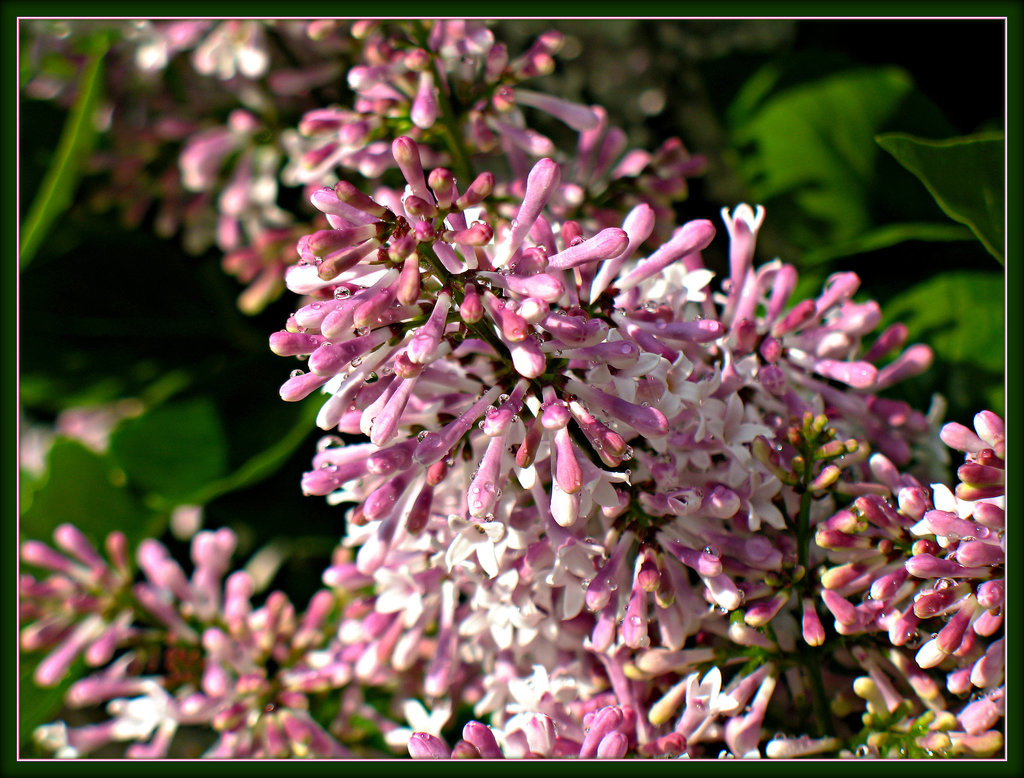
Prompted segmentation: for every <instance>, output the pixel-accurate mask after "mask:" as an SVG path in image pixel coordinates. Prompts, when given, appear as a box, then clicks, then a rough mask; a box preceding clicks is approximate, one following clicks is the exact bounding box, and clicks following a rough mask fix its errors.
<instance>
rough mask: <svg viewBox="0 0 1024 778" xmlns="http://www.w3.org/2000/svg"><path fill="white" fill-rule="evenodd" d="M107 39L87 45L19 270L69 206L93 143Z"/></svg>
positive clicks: (26, 228)
mask: <svg viewBox="0 0 1024 778" xmlns="http://www.w3.org/2000/svg"><path fill="white" fill-rule="evenodd" d="M107 36H108V33H106V32H99V33H97V34H96V35H95V36H93V37H92V38H91V39H90V41H89V49H90V51H89V55H88V58H87V59H86V62H85V65H84V67H83V68H82V76H81V81H80V82H79V84H78V97H77V99H76V100H75V104H74V105H73V106H72V108H71V112H70V113H69V114H68V118H67V121H66V122H65V124H64V131H63V132H62V133H61V138H60V142H59V143H58V145H57V150H56V151H55V152H54V155H53V160H52V161H51V163H50V167H49V169H48V170H47V171H46V176H45V178H44V179H43V182H42V185H41V186H40V189H39V192H38V193H37V194H36V197H35V200H34V201H33V203H32V207H31V209H30V210H29V212H28V216H27V217H26V219H25V224H24V225H23V227H22V230H21V246H20V249H21V250H20V259H19V265H20V267H25V265H27V264H28V263H29V261H31V259H32V257H33V256H34V255H35V253H36V250H37V249H38V248H39V244H40V243H41V241H42V240H43V238H44V237H45V236H46V234H47V232H48V230H49V228H50V225H52V224H53V223H54V221H55V220H56V219H57V218H58V217H59V216H60V215H61V214H62V213H64V211H65V210H67V208H68V206H69V205H71V201H72V197H73V195H74V193H75V189H76V188H77V187H78V180H79V176H80V175H81V172H82V167H83V163H84V161H85V159H86V157H87V156H88V155H89V153H90V152H91V151H92V148H93V145H94V144H95V142H96V137H97V131H96V126H95V124H94V120H95V113H96V110H97V108H98V106H99V104H100V99H101V92H102V84H103V57H104V55H105V54H106V52H107V47H108V45H109V40H108V37H107Z"/></svg>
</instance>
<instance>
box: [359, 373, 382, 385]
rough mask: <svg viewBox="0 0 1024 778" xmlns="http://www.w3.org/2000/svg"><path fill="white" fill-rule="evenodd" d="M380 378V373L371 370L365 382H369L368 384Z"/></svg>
mask: <svg viewBox="0 0 1024 778" xmlns="http://www.w3.org/2000/svg"><path fill="white" fill-rule="evenodd" d="M379 378H380V376H379V375H377V374H376V373H372V372H371V373H370V374H369V375H368V376H366V378H365V379H363V383H367V384H372V383H376V381H377V379H379Z"/></svg>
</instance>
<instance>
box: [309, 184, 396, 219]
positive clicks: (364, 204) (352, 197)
mask: <svg viewBox="0 0 1024 778" xmlns="http://www.w3.org/2000/svg"><path fill="white" fill-rule="evenodd" d="M334 194H335V196H336V197H337V199H338V200H339V201H340V202H342V203H344V204H346V205H349V206H351V207H353V208H355V209H356V210H357V211H361V212H363V213H366V214H369V215H370V216H373V217H375V218H377V219H383V218H386V217H387V215H388V209H387V208H385V207H384V206H383V205H381V204H380V203H378V202H376V201H375V200H374V199H373V198H371V197H369V196H368V195H366V194H364V193H363V192H361V191H360V190H359V189H358V188H357V187H356V186H355V184H352V183H349V182H348V181H339V182H338V183H337V184H335V185H334ZM326 201H327V198H326V197H325V198H322V199H319V200H315V201H314V203H313V204H314V205H316V206H317V207H318V208H320V209H321V210H324V209H323V208H322V207H321V205H322V204H324V203H326ZM327 213H330V211H327ZM342 215H344V214H342ZM392 218H394V217H392Z"/></svg>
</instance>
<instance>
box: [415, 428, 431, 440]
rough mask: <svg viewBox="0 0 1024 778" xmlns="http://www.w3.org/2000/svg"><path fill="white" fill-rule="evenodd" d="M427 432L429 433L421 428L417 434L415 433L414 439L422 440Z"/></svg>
mask: <svg viewBox="0 0 1024 778" xmlns="http://www.w3.org/2000/svg"><path fill="white" fill-rule="evenodd" d="M429 434H430V433H429V432H427V431H426V430H423V431H422V432H419V433H418V434H417V435H416V440H423V439H425V438H426V437H427V435H429Z"/></svg>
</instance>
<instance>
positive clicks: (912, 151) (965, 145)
mask: <svg viewBox="0 0 1024 778" xmlns="http://www.w3.org/2000/svg"><path fill="white" fill-rule="evenodd" d="M875 140H876V142H877V143H878V145H879V146H881V147H882V148H883V149H885V150H886V151H888V152H889V153H890V154H892V155H893V156H894V157H895V158H896V160H897V161H898V162H899V163H900V164H901V165H903V167H905V168H906V169H907V170H909V171H910V172H911V173H913V174H914V175H915V176H917V177H918V178H919V179H921V183H923V184H924V185H925V187H927V189H928V191H929V192H930V193H931V195H932V197H934V198H935V201H936V202H937V203H938V204H939V207H940V208H942V210H943V211H944V212H945V213H946V215H948V216H949V217H950V218H951V219H953V220H955V221H958V222H960V223H961V224H966V225H967V226H968V227H970V228H971V230H972V231H973V232H974V234H975V235H976V236H977V238H978V240H980V241H981V242H982V243H983V244H984V246H985V248H986V249H988V251H989V252H990V253H991V254H992V256H994V257H995V258H996V259H998V260H999V261H1000V262H1002V263H1004V264H1005V261H1006V260H1005V258H1004V256H1003V244H1004V240H1003V239H1004V231H1003V219H1004V211H1005V199H1004V196H1003V192H1004V180H1005V166H1004V153H1003V146H1004V142H1005V141H1004V137H1003V135H1002V133H998V134H985V135H973V136H966V137H962V138H950V139H948V140H941V141H935V140H925V139H923V138H915V137H913V136H911V135H905V134H902V133H888V134H885V135H879V136H878V137H877V138H875Z"/></svg>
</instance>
